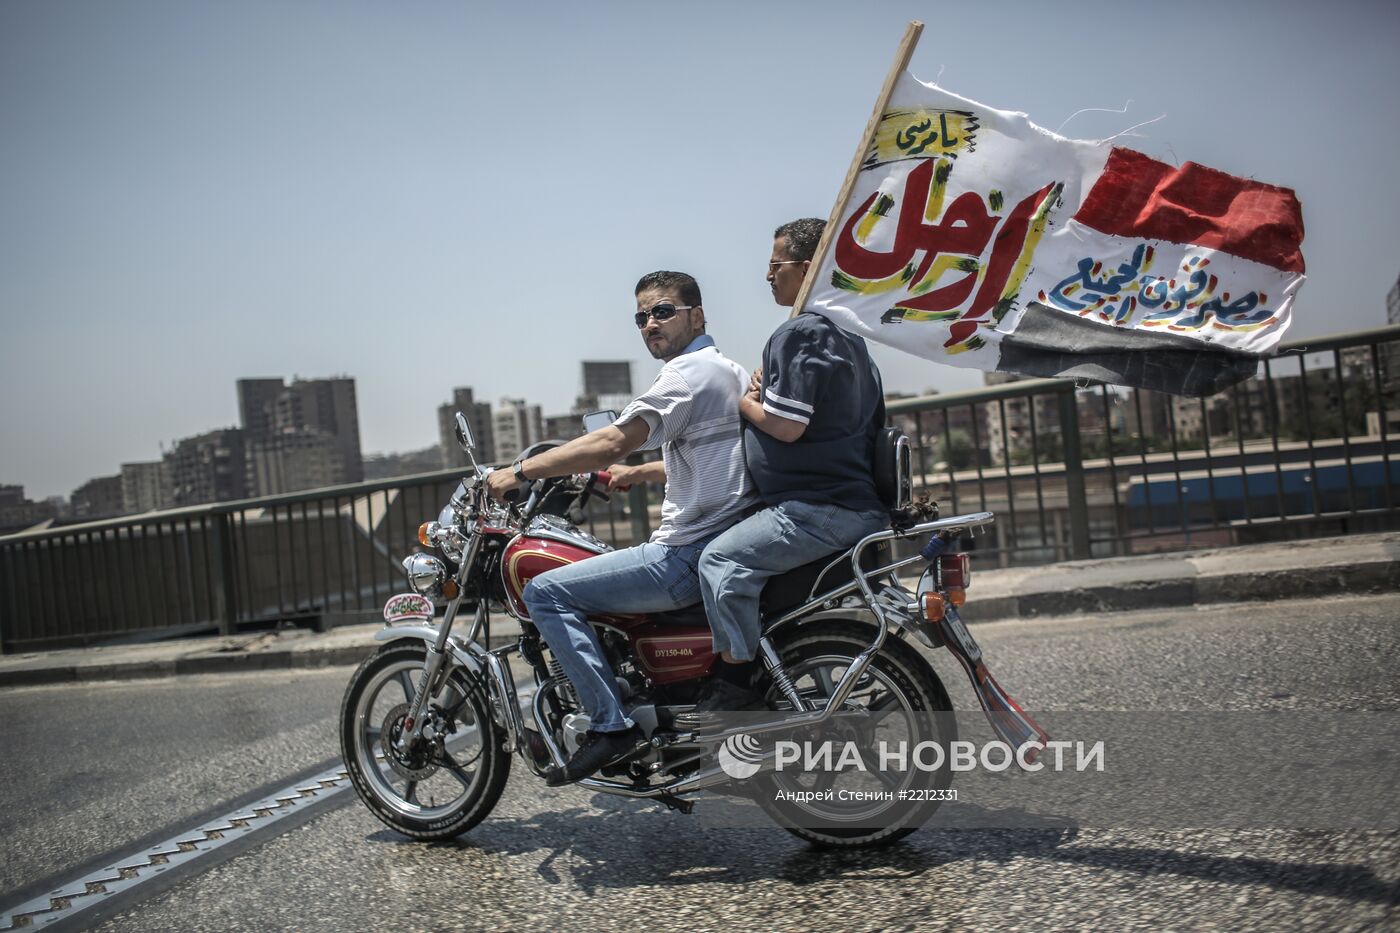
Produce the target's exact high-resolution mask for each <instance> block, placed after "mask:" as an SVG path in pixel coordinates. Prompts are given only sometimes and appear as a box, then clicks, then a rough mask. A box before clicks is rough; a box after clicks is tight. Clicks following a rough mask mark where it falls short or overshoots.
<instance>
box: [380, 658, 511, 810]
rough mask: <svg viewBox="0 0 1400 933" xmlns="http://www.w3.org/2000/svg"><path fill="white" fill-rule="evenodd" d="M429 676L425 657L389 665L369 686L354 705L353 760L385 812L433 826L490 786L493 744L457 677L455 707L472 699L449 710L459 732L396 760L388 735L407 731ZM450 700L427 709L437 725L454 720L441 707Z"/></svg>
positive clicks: (435, 700)
mask: <svg viewBox="0 0 1400 933" xmlns="http://www.w3.org/2000/svg"><path fill="white" fill-rule="evenodd" d="M422 674H423V660H422V655H418V657H417V658H416V659H414V658H411V657H406V658H403V659H401V660H395V661H391V662H390V663H388V664H385V665H384V666H383V667H381V668H380V669H379V670H378V671H376V672H375V674H374V675H373V676H372V677H371V678H370V679H369V680H368V681H367V682H366V683H365V685H364V689H363V690H361V692H360V695H359V698H358V700H357V702H356V704H355V718H354V754H355V760H356V763H357V764H358V766H359V771H360V773H361V774H362V775H363V776H364V778H365V783H366V784H367V787H368V790H369V791H370V792H371V793H373V794H374V796H375V797H376V798H378V800H379V802H380V803H381V804H382V805H383V806H385V807H387V808H388V809H390V810H392V811H393V812H394V813H396V814H398V815H400V816H403V817H407V818H410V819H414V820H423V821H432V820H436V819H442V818H445V817H449V816H452V815H453V814H455V813H456V812H457V811H458V810H460V809H461V806H462V804H463V802H464V801H465V800H467V799H469V798H470V797H472V795H474V794H475V793H476V792H477V791H478V790H479V788H480V787H481V785H482V784H483V783H484V782H485V781H486V779H487V774H486V768H485V767H483V764H484V761H483V754H484V752H485V750H486V746H485V741H486V737H485V735H484V732H483V729H482V727H481V719H480V717H481V716H482V715H483V710H482V709H481V708H480V706H479V705H478V704H477V703H476V702H474V701H473V697H472V696H471V695H470V693H469V692H468V691H467V690H466V688H465V685H464V684H462V683H461V678H460V677H459V676H457V675H456V674H454V675H452V676H453V677H454V678H455V680H456V683H455V686H456V687H457V689H456V690H450V691H444V692H445V693H448V694H451V695H452V696H453V698H454V702H455V699H456V697H463V696H465V699H463V700H462V701H461V702H460V703H457V705H456V709H455V711H454V710H448V711H447V712H449V713H451V714H452V715H451V718H450V722H451V723H452V725H454V726H455V731H451V732H448V733H447V736H446V739H445V741H443V742H440V743H432V744H431V745H429V746H428V747H427V748H420V749H418V750H416V751H415V752H414V753H413V754H411V755H409V756H402V755H400V756H398V758H397V760H391V757H392V756H393V755H394V753H393V751H392V749H393V743H392V741H391V738H392V735H391V734H386V733H385V729H386V728H387V729H391V730H392V729H393V728H394V724H395V723H396V722H397V723H398V724H400V725H401V724H402V721H403V714H404V713H405V712H406V710H407V708H408V707H409V706H410V705H411V704H412V702H413V696H414V692H415V691H416V689H417V683H418V680H419V678H420V677H421V676H422ZM443 699H444V697H442V696H439V697H434V698H431V699H430V700H429V702H428V704H427V709H426V710H425V715H427V716H432V717H433V719H434V720H435V724H441V725H446V723H447V722H448V721H449V720H447V719H444V717H443V715H442V714H443V710H441V708H440V707H439V703H440V702H441V701H442V700H443ZM395 765H398V767H397V768H396V767H395Z"/></svg>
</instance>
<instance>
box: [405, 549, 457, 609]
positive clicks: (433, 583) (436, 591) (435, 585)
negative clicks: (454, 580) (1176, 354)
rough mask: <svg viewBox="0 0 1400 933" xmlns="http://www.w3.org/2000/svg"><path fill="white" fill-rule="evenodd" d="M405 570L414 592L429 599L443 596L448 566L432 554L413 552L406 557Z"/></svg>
mask: <svg viewBox="0 0 1400 933" xmlns="http://www.w3.org/2000/svg"><path fill="white" fill-rule="evenodd" d="M403 572H404V573H405V574H407V575H408V585H409V586H410V587H412V588H413V592H415V593H418V594H419V595H422V596H426V597H428V598H429V599H433V600H436V599H441V598H442V584H443V583H444V581H446V580H447V568H446V567H445V566H443V563H442V561H440V560H438V559H437V558H436V557H433V556H432V555H431V554H411V555H409V556H408V557H406V558H404V562H403Z"/></svg>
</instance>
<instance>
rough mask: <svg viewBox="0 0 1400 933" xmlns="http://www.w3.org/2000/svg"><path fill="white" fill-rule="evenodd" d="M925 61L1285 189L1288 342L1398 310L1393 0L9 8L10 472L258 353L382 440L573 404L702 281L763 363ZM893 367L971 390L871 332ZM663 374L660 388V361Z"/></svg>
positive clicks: (194, 416)
mask: <svg viewBox="0 0 1400 933" xmlns="http://www.w3.org/2000/svg"><path fill="white" fill-rule="evenodd" d="M910 19H921V20H923V21H925V22H926V23H927V26H926V28H925V30H924V35H923V38H922V40H921V42H920V44H919V48H918V50H917V51H916V53H915V55H914V59H913V64H912V70H913V71H914V73H915V74H916V75H918V76H919V77H921V78H923V79H925V80H933V79H934V78H935V77H936V76H937V75H938V73H939V71H940V69H942V77H941V79H939V83H940V84H942V85H943V86H944V87H946V88H948V89H949V90H951V91H954V92H955V93H958V94H962V95H964V96H966V97H971V98H973V99H975V100H979V101H981V102H983V103H985V104H987V105H989V106H993V107H998V108H1002V109H1008V110H1023V111H1025V112H1027V113H1029V114H1030V116H1031V118H1032V119H1033V120H1035V121H1036V122H1037V123H1040V124H1041V125H1042V126H1046V127H1048V128H1050V129H1056V128H1057V127H1059V126H1060V124H1061V122H1062V121H1063V120H1065V118H1066V117H1068V116H1069V115H1070V114H1072V113H1073V112H1074V111H1076V110H1079V109H1080V108H1083V107H1105V108H1121V107H1122V106H1123V105H1124V103H1125V101H1127V100H1128V99H1131V100H1132V106H1131V107H1130V108H1129V110H1128V112H1127V113H1126V114H1102V113H1090V114H1085V115H1083V116H1080V117H1077V118H1075V120H1074V121H1073V122H1071V123H1070V124H1069V125H1068V126H1066V127H1065V129H1064V133H1065V134H1066V135H1070V136H1077V137H1081V138H1099V137H1105V136H1109V135H1112V134H1113V133H1115V132H1117V131H1119V130H1122V129H1125V128H1127V127H1129V126H1131V125H1133V124H1135V123H1139V122H1141V121H1143V120H1148V119H1151V118H1153V117H1156V116H1157V115H1159V114H1162V113H1165V114H1166V115H1167V116H1166V119H1164V120H1162V121H1160V122H1158V123H1155V124H1153V125H1152V126H1149V127H1146V128H1144V129H1143V130H1141V131H1140V132H1142V133H1143V134H1144V136H1143V138H1140V139H1132V140H1127V141H1126V142H1128V144H1130V145H1132V146H1134V147H1135V148H1138V149H1140V150H1142V151H1144V152H1147V153H1148V154H1150V155H1153V156H1156V157H1159V158H1162V159H1164V160H1167V161H1172V162H1179V161H1184V160H1187V159H1190V160H1194V161H1198V162H1203V163H1205V164H1207V165H1211V166H1214V167H1216V168H1219V169H1222V170H1225V171H1228V172H1232V173H1235V174H1239V175H1246V176H1251V177H1255V178H1258V179H1260V180H1263V181H1267V182H1272V183H1275V184H1282V185H1287V186H1290V187H1293V188H1295V189H1296V190H1297V192H1298V194H1299V196H1300V198H1301V199H1302V202H1303V208H1304V217H1305V222H1306V225H1307V239H1306V240H1305V241H1304V246H1303V248H1304V254H1305V256H1306V258H1307V264H1308V276H1309V279H1308V282H1307V284H1306V285H1304V286H1303V288H1302V290H1301V292H1300V294H1299V297H1298V300H1297V303H1296V304H1295V319H1294V324H1293V329H1292V331H1291V332H1290V334H1289V336H1290V337H1294V336H1305V335H1310V334H1321V333H1331V332H1336V331H1341V330H1353V329H1359V328H1363V327H1372V326H1377V325H1380V324H1383V323H1384V319H1385V310H1384V298H1385V293H1386V291H1387V290H1388V289H1389V288H1390V286H1391V285H1392V284H1393V283H1394V282H1395V280H1396V276H1397V273H1400V226H1397V223H1396V217H1397V216H1400V173H1397V171H1396V167H1395V166H1396V153H1397V152H1400V123H1397V121H1396V119H1395V117H1394V114H1393V109H1394V103H1393V99H1394V95H1395V93H1396V90H1397V88H1400V4H1397V3H1394V2H1379V0H1374V2H1366V0H1362V2H1354V0H1331V2H1327V3H1318V2H1312V0H1309V2H1295V0H1268V2H1262V0H1241V2H1223V0H1211V2H1207V3H1196V2H1185V3H1170V4H1165V3H1137V2H1128V0H1118V2H1114V3H1076V2H1057V3H1045V2H1043V0H1037V2H1024V3H1009V2H1006V3H1004V2H996V0H983V2H980V3H976V4H958V5H953V4H948V3H933V2H924V3H920V2H886V3H880V2H864V3H853V2H842V3H823V2H810V0H809V2H791V3H790V2H774V0H763V2H756V0H747V2H743V3H721V2H709V3H685V4H680V3H661V2H654V0H653V2H648V3H604V2H595V3H558V4H551V3H540V2H536V3H512V4H504V3H502V4H487V3H464V2H458V3H425V2H412V0H400V2H393V3H386V2H376V3H358V2H350V0H319V2H318V0H295V2H291V0H283V2H275V3H273V2H252V0H237V2H232V0H230V2H224V3H211V2H199V0H159V2H137V0H90V2H77V0H4V2H0V321H2V322H3V329H2V330H0V394H2V396H3V404H0V438H3V440H0V483H22V484H24V486H25V487H26V491H27V493H28V494H29V495H30V496H31V497H34V498H41V497H44V496H48V495H53V494H63V495H67V494H68V493H70V492H71V491H72V490H73V489H74V488H75V487H76V486H78V485H79V484H80V483H82V482H83V481H85V480H86V479H88V478H90V477H92V476H97V475H104V474H111V473H115V472H116V471H117V470H118V467H119V465H120V464H121V463H123V462H127V461H134V460H150V459H155V458H157V457H158V456H159V455H160V445H161V444H162V443H165V444H166V445H167V446H168V445H169V443H170V442H171V441H172V440H175V439H177V438H180V437H185V436H189V435H192V434H197V433H200V432H202V431H205V430H208V429H211V428H214V427H221V426H226V425H233V424H236V423H237V420H238V411H237V402H236V398H235V392H234V381H235V380H236V379H238V378H239V377H240V376H286V377H291V376H293V375H301V376H304V377H316V376H326V375H331V374H335V373H348V374H350V375H352V376H354V377H355V379H356V383H357V389H358V395H359V410H360V429H361V435H362V437H363V446H364V449H365V451H366V452H375V451H390V450H406V449H411V448H418V447H424V446H427V445H429V444H432V443H435V442H436V422H435V417H436V415H435V409H436V406H437V405H438V404H440V403H441V402H443V401H444V400H446V399H447V398H448V396H449V394H450V391H451V389H452V387H453V386H456V385H470V386H473V387H474V388H475V389H476V391H477V394H478V397H484V398H488V399H490V400H492V401H493V402H494V401H495V400H496V399H498V398H500V397H501V396H525V397H527V398H529V399H531V400H534V401H538V402H540V403H542V404H543V405H544V407H545V410H546V413H555V412H562V411H565V410H567V409H568V407H569V405H570V403H571V402H572V399H573V397H574V395H575V394H576V393H577V392H578V390H579V381H580V373H579V366H578V360H580V359H584V358H591V359H620V358H632V359H635V360H637V363H636V366H635V368H634V372H635V374H636V379H637V381H638V382H639V383H640V384H645V383H646V382H649V381H650V379H651V377H652V376H653V375H654V373H655V371H656V368H657V364H656V363H655V362H654V361H652V360H651V359H650V357H649V356H648V355H647V354H646V352H645V350H644V348H643V347H642V345H641V342H640V340H639V339H638V337H637V332H636V329H635V328H634V327H633V326H632V323H631V320H630V316H631V313H632V310H633V302H632V286H633V285H634V283H635V282H636V279H637V277H638V276H639V275H641V274H642V273H644V272H648V271H651V270H653V269H658V268H671V269H682V270H685V271H689V272H691V273H692V274H694V275H695V276H696V277H697V278H698V279H699V280H700V283H701V286H702V288H703V290H704V296H705V306H706V312H707V318H708V320H709V322H710V332H711V333H712V334H713V335H714V337H715V338H716V340H717V341H718V343H719V345H720V347H721V348H722V349H723V350H724V351H725V352H726V353H727V354H728V355H730V356H731V357H733V358H734V359H736V360H738V361H739V362H741V363H743V364H745V365H746V366H752V365H754V364H755V363H756V362H757V361H758V356H759V353H760V351H761V349H762V345H763V341H764V339H765V338H766V336H767V334H768V332H769V331H770V330H771V329H772V328H773V327H775V326H776V325H777V324H778V323H780V322H781V320H782V319H783V312H782V311H781V310H780V309H778V308H777V307H776V306H774V305H773V303H772V299H771V296H770V294H769V291H768V288H767V285H766V284H765V282H764V280H763V274H764V268H765V262H766V260H767V257H768V251H769V248H770V245H771V242H772V241H771V234H772V229H773V227H774V226H776V225H777V224H779V223H781V222H783V221H786V220H790V219H792V218H794V217H798V216H805V215H817V216H826V214H827V213H828V212H829V211H830V209H831V205H832V202H833V201H834V199H835V196H836V192H837V189H838V188H839V186H840V182H841V179H842V177H843V176H844V174H845V171H846V167H847V165H848V163H849V161H850V159H851V155H852V153H853V152H854V149H855V147H856V144H857V142H858V141H859V139H860V134H861V130H862V128H863V126H864V124H865V121H866V118H867V117H868V116H869V113H870V108H871V106H872V104H873V102H874V98H875V95H876V92H877V91H878V90H879V85H880V82H881V80H882V79H883V76H884V73H885V71H886V69H887V68H888V66H889V62H890V59H891V57H892V55H893V53H894V49H895V46H896V44H897V43H898V40H899V37H900V35H901V34H902V32H903V28H904V25H905V23H906V22H907V21H908V20H910ZM878 357H879V359H880V361H881V365H882V367H883V369H884V372H885V379H886V384H887V386H888V387H889V388H891V389H899V390H904V391H922V390H924V389H928V388H939V389H943V390H948V389H955V388H962V387H967V386H970V385H975V384H979V383H980V379H981V376H980V373H977V372H975V371H971V370H954V369H948V368H944V367H940V366H937V365H935V364H932V363H928V362H924V361H921V360H917V359H915V358H913V357H909V356H904V355H902V354H899V353H897V352H896V351H880V352H879V353H878ZM639 388H640V385H639Z"/></svg>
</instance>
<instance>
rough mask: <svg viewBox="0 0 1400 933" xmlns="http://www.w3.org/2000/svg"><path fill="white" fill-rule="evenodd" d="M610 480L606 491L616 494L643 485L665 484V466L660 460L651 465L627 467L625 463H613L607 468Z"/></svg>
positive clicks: (643, 464) (642, 464)
mask: <svg viewBox="0 0 1400 933" xmlns="http://www.w3.org/2000/svg"><path fill="white" fill-rule="evenodd" d="M608 473H610V474H611V478H610V479H609V481H608V489H611V490H616V491H617V492H625V491H626V490H628V489H631V488H632V487H633V486H640V485H642V484H643V483H664V482H666V466H665V464H663V463H662V462H661V461H660V460H654V461H652V462H651V463H641V464H638V465H636V466H628V465H627V464H625V463H614V464H613V465H612V466H610V467H608Z"/></svg>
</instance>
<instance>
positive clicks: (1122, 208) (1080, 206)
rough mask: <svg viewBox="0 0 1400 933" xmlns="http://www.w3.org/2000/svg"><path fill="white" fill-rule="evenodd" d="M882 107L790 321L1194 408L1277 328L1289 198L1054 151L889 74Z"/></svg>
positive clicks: (999, 120)
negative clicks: (1183, 401) (803, 317)
mask: <svg viewBox="0 0 1400 933" xmlns="http://www.w3.org/2000/svg"><path fill="white" fill-rule="evenodd" d="M900 67H901V69H902V67H903V66H902V65H901V66H900ZM885 101H886V102H885V103H884V105H883V108H882V109H880V110H878V111H877V113H878V116H877V117H876V118H872V123H871V126H872V129H871V131H870V132H868V133H867V137H866V143H865V147H864V152H863V156H861V160H860V163H859V166H858V168H857V169H853V175H852V177H851V178H849V179H848V186H847V187H848V190H849V194H847V195H846V196H845V198H844V200H843V201H842V203H840V204H839V205H838V209H837V211H836V212H835V213H833V223H831V224H829V225H828V227H829V229H828V231H827V235H826V236H825V237H824V238H823V244H822V247H821V250H822V251H821V252H820V253H819V256H818V259H819V260H820V263H819V265H818V267H817V272H816V274H815V275H814V276H811V277H810V283H809V290H808V292H807V294H806V295H805V301H803V300H802V297H801V296H800V297H799V301H800V302H801V304H800V306H801V307H802V308H803V309H804V310H810V311H816V312H819V313H821V314H824V315H826V316H828V317H830V318H832V319H833V320H835V321H836V322H837V323H838V324H840V325H841V326H842V327H844V328H846V329H847V330H850V331H851V332H853V333H858V334H861V335H862V336H865V337H868V338H870V339H872V340H876V341H879V342H881V343H885V344H889V345H890V346H894V347H898V348H899V349H902V350H906V351H908V352H910V353H913V354H915V355H917V356H921V357H924V358H927V359H930V360H934V361H937V362H940V363H948V364H951V365H954V366H967V367H973V368H976V369H983V370H995V371H1003V372H1012V373H1020V374H1023V375H1030V376H1060V377H1071V378H1084V379H1093V380H1099V381H1103V382H1107V383H1111V384H1118V385H1126V386H1136V387H1139V388H1147V389H1157V390H1162V391H1167V392H1172V393H1176V394H1180V395H1191V396H1203V395H1210V394H1213V393H1215V392H1218V391H1220V390H1222V389H1224V388H1227V387H1228V386H1230V385H1232V384H1234V383H1236V382H1239V381H1241V380H1243V379H1246V378H1248V377H1250V376H1252V375H1254V373H1255V371H1256V369H1257V366H1258V360H1259V358H1260V357H1262V356H1267V355H1269V354H1270V353H1272V352H1273V350H1274V348H1275V347H1276V346H1277V345H1278V342H1279V340H1280V339H1281V337H1282V336H1283V333H1284V331H1286V330H1287V328H1288V324H1289V321H1290V318H1291V316H1292V304H1293V298H1294V295H1295V294H1296V293H1297V290H1298V287H1299V286H1300V285H1301V284H1302V282H1303V278H1304V276H1303V254H1302V251H1301V244H1302V239H1303V220H1302V208H1301V206H1300V205H1299V203H1298V199H1297V197H1296V196H1295V195H1294V193H1293V192H1292V191H1290V190H1289V189H1287V188H1280V187H1276V186H1274V185H1267V184H1263V183H1261V182H1257V181H1252V180H1247V179H1244V178H1238V177H1235V176H1232V175H1228V174H1226V173H1224V172H1220V171H1216V170H1214V169H1211V168H1207V167H1205V166H1202V165H1197V164H1195V163H1191V162H1187V163H1184V164H1183V165H1181V166H1179V167H1178V166H1173V165H1168V164H1165V163H1163V162H1159V161H1157V160H1155V159H1152V158H1149V157H1148V156H1146V155H1143V154H1142V153H1140V152H1136V151H1134V150H1132V149H1128V148H1124V147H1121V146H1117V145H1114V144H1112V143H1111V142H1088V141H1084V140H1074V139H1066V138H1064V137H1062V136H1058V135H1056V134H1054V133H1051V132H1050V131H1048V130H1045V129H1042V128H1041V127H1039V126H1036V125H1035V124H1034V123H1032V122H1031V121H1030V119H1029V118H1028V117H1027V116H1026V115H1025V114H1022V113H1011V112H1007V111H1001V110H993V109H991V108H990V107H986V106H984V105H982V104H979V103H976V102H975V101H971V100H968V99H966V98H963V97H959V96H957V95H955V94H951V93H949V92H947V91H944V90H942V89H941V88H939V87H937V86H935V85H932V84H925V83H922V82H920V81H918V80H917V79H915V78H913V77H912V76H911V75H909V74H908V73H907V72H903V71H902V70H901V72H900V74H899V77H898V79H897V80H896V81H895V82H894V83H893V85H892V87H891V88H890V90H889V93H888V94H887V96H886V97H885ZM843 194H845V192H843Z"/></svg>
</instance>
